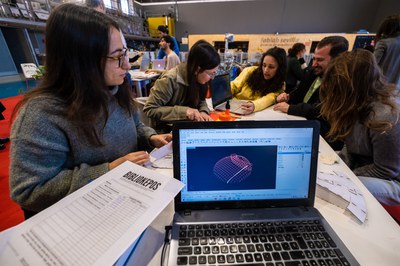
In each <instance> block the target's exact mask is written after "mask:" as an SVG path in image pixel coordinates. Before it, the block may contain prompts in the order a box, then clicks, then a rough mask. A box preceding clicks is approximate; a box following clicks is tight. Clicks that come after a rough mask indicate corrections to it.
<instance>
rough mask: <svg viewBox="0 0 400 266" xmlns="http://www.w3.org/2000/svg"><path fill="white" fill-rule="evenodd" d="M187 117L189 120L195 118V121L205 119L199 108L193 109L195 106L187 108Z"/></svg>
mask: <svg viewBox="0 0 400 266" xmlns="http://www.w3.org/2000/svg"><path fill="white" fill-rule="evenodd" d="M186 117H187V118H188V119H189V120H194V121H204V120H203V117H202V116H201V114H200V112H199V110H197V109H193V108H188V109H187V110H186Z"/></svg>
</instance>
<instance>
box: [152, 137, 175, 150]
mask: <svg viewBox="0 0 400 266" xmlns="http://www.w3.org/2000/svg"><path fill="white" fill-rule="evenodd" d="M171 140H172V135H171V134H159V135H152V136H151V137H150V140H149V141H150V144H151V145H153V146H154V147H156V148H160V147H162V146H164V145H165V144H168V142H170V141H171Z"/></svg>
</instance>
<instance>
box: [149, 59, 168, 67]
mask: <svg viewBox="0 0 400 266" xmlns="http://www.w3.org/2000/svg"><path fill="white" fill-rule="evenodd" d="M151 62H152V65H153V66H152V69H157V70H165V60H164V59H153V60H152V61H151Z"/></svg>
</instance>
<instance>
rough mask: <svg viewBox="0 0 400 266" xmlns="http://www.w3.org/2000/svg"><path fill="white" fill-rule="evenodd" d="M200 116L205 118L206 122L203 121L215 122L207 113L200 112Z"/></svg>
mask: <svg viewBox="0 0 400 266" xmlns="http://www.w3.org/2000/svg"><path fill="white" fill-rule="evenodd" d="M200 115H201V116H202V117H203V119H204V120H202V121H213V119H212V118H211V116H209V115H208V114H207V113H206V112H200Z"/></svg>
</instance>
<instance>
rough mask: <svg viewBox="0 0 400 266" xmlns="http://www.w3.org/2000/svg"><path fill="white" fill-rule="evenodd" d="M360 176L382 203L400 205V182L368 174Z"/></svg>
mask: <svg viewBox="0 0 400 266" xmlns="http://www.w3.org/2000/svg"><path fill="white" fill-rule="evenodd" d="M358 178H359V179H360V180H361V182H362V183H363V184H364V186H366V187H367V188H368V190H369V191H370V192H371V194H372V195H374V197H375V198H376V199H377V200H378V201H379V202H380V203H381V204H383V205H400V182H398V181H396V180H386V179H381V178H375V177H367V176H359V177H358Z"/></svg>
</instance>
